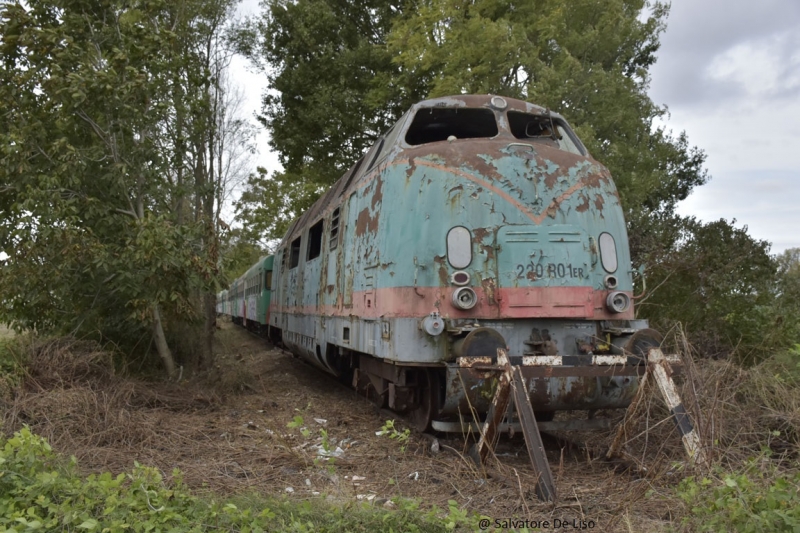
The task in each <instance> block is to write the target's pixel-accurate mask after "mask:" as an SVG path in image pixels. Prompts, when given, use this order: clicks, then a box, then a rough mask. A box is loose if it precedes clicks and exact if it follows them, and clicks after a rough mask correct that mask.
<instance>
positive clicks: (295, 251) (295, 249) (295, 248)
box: [289, 237, 301, 268]
mask: <svg viewBox="0 0 800 533" xmlns="http://www.w3.org/2000/svg"><path fill="white" fill-rule="evenodd" d="M300 238H301V237H298V238H296V239H295V240H293V241H292V245H291V250H290V253H289V268H294V267H296V266H297V265H299V264H300Z"/></svg>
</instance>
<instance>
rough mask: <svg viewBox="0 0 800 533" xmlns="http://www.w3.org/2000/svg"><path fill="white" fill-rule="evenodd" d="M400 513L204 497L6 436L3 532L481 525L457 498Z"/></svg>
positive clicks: (150, 474)
mask: <svg viewBox="0 0 800 533" xmlns="http://www.w3.org/2000/svg"><path fill="white" fill-rule="evenodd" d="M397 504H398V510H397V511H385V510H383V509H375V508H372V507H370V506H369V505H365V504H359V503H354V502H350V503H344V504H342V505H331V504H328V503H326V502H325V501H324V500H307V501H302V502H295V501H289V500H276V499H269V498H264V497H262V496H252V497H250V498H244V497H239V498H237V499H236V500H233V501H226V502H217V501H214V500H210V501H207V500H205V499H201V498H198V497H197V496H194V495H192V494H191V492H190V491H189V490H188V489H187V488H186V487H185V486H184V485H183V483H182V481H181V476H180V472H178V471H177V470H176V471H173V473H172V483H171V486H168V485H167V483H165V481H164V479H163V477H162V475H161V474H160V473H159V472H158V470H156V469H154V468H149V467H145V466H140V465H138V464H136V465H135V467H134V469H133V470H132V471H131V472H130V473H127V474H119V475H117V476H116V477H115V476H112V475H111V474H109V473H103V474H100V475H90V476H88V477H86V478H83V477H81V476H80V475H79V474H78V471H77V465H76V464H75V460H74V459H73V460H71V461H69V462H66V463H65V462H64V461H63V460H61V459H60V458H59V457H57V456H56V455H55V454H54V453H53V451H52V449H51V447H50V445H49V444H48V443H47V442H46V441H45V440H44V439H42V438H40V437H37V436H36V435H33V434H31V432H30V430H29V429H27V428H24V429H22V430H21V431H19V432H17V433H15V434H14V435H13V436H12V437H11V438H9V439H2V438H0V531H9V532H22V531H33V530H42V531H56V530H59V531H61V530H63V531H83V530H85V531H97V532H101V531H104V532H108V533H116V532H123V531H134V532H147V531H196V532H202V531H239V532H253V533H255V532H264V531H275V532H285V531H291V532H311V531H314V532H335V533H339V532H341V531H395V532H400V531H404V532H423V531H430V532H444V531H452V530H453V529H455V528H457V527H471V528H472V529H474V524H473V521H474V520H473V518H472V517H469V516H468V515H467V513H466V512H465V511H463V510H462V509H460V508H459V507H458V505H457V503H456V502H455V501H452V502H450V504H449V509H448V511H446V512H443V511H440V510H439V509H436V508H434V509H432V510H430V511H428V512H426V513H420V510H419V505H418V504H417V503H416V502H412V501H407V500H399V501H398V502H397Z"/></svg>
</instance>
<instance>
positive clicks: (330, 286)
mask: <svg viewBox="0 0 800 533" xmlns="http://www.w3.org/2000/svg"><path fill="white" fill-rule="evenodd" d="M335 288H336V286H335V285H328V286H327V287H325V290H327V291H328V294H333V291H334V289H335Z"/></svg>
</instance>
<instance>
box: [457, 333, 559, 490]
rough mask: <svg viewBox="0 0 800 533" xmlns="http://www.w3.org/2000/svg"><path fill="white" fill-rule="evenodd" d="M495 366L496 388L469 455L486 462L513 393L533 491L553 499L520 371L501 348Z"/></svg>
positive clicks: (542, 447)
mask: <svg viewBox="0 0 800 533" xmlns="http://www.w3.org/2000/svg"><path fill="white" fill-rule="evenodd" d="M497 366H498V367H500V368H501V369H502V372H501V374H500V379H499V380H498V384H497V390H496V391H495V394H494V398H493V399H492V405H491V407H490V409H489V414H488V415H487V416H486V421H485V422H484V423H483V426H482V427H481V436H480V438H479V439H478V442H477V443H476V444H475V445H474V446H473V447H472V449H471V450H470V455H471V456H472V458H473V460H474V461H475V462H476V463H478V464H483V463H484V461H486V456H487V455H488V453H489V449H490V448H494V446H495V444H496V443H497V436H498V431H497V428H498V427H499V426H500V423H501V422H502V421H503V418H505V416H506V412H507V411H508V403H509V400H510V398H509V397H510V396H513V397H514V405H515V407H516V409H517V414H518V416H519V421H520V425H521V426H522V433H523V435H524V436H525V444H526V446H527V448H528V455H529V456H530V459H531V465H533V469H534V472H535V473H536V494H537V496H538V497H539V499H540V500H543V501H555V499H556V487H555V482H554V481H553V473H552V472H551V471H550V464H549V463H548V462H547V455H546V454H545V451H544V443H542V436H541V435H540V434H539V427H538V426H537V425H536V415H535V414H534V412H533V406H532V405H531V401H530V398H529V397H528V389H527V387H525V378H524V377H523V376H522V371H521V370H520V368H519V367H512V366H511V363H510V362H509V360H508V355H507V354H506V352H505V350H503V349H502V348H498V350H497Z"/></svg>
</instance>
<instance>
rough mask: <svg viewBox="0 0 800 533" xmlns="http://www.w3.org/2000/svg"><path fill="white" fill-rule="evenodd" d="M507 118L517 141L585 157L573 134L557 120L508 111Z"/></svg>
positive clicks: (579, 143)
mask: <svg viewBox="0 0 800 533" xmlns="http://www.w3.org/2000/svg"><path fill="white" fill-rule="evenodd" d="M507 116H508V126H509V128H510V129H511V134H512V135H513V136H514V137H516V138H517V139H525V140H530V141H535V142H540V143H543V144H549V145H551V146H553V147H555V148H559V149H561V150H564V151H565V152H570V153H572V154H576V155H586V152H585V150H583V149H582V148H583V146H582V145H581V142H580V141H579V140H578V138H577V137H575V134H574V133H572V131H570V130H569V128H568V127H567V126H566V125H565V124H563V123H562V122H561V121H560V120H558V119H551V118H550V117H549V116H544V115H534V114H531V113H522V112H521V111H509V112H508V113H507Z"/></svg>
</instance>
